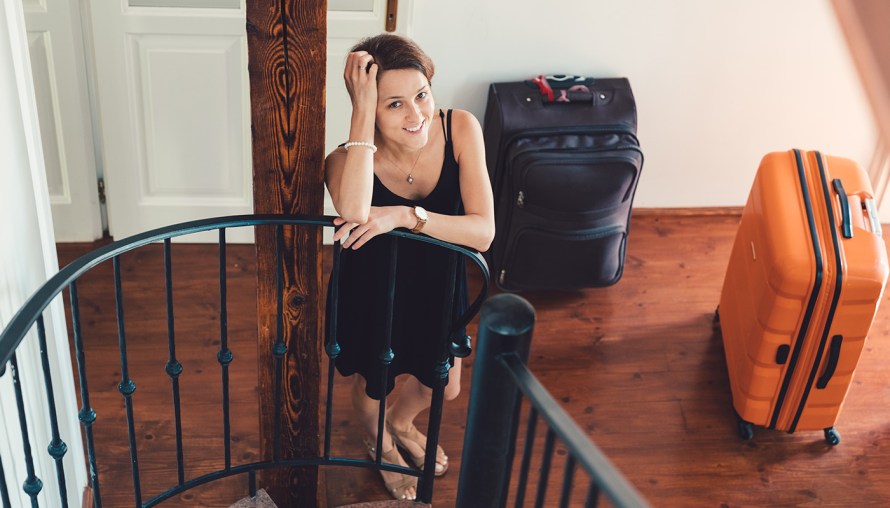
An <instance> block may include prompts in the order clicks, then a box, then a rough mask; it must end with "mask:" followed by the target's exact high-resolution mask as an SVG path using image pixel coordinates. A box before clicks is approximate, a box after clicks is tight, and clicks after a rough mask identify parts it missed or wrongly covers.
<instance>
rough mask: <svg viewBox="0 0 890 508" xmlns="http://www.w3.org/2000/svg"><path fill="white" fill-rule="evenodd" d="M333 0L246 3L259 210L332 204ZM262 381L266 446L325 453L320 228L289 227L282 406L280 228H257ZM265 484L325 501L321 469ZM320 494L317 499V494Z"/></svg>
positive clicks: (287, 502) (285, 495) (267, 478)
mask: <svg viewBox="0 0 890 508" xmlns="http://www.w3.org/2000/svg"><path fill="white" fill-rule="evenodd" d="M326 15H327V2H326V0H251V1H249V2H247V44H248V55H249V56H248V60H249V62H248V70H249V74H250V103H251V121H252V134H253V196H254V211H255V212H256V213H286V214H290V213H299V214H315V215H321V214H322V213H323V206H324V191H323V185H324V183H323V162H324V121H325V66H326V56H327V51H326V43H327V40H326V39H327V21H326ZM256 249H257V282H258V289H257V291H258V294H257V297H258V305H257V313H258V327H259V338H258V344H257V353H258V384H259V398H260V436H261V443H260V447H261V453H262V455H263V458H264V459H266V460H268V459H271V458H272V456H273V449H272V448H273V443H274V438H273V435H274V429H275V427H276V425H275V424H276V422H275V418H278V422H277V423H278V428H279V429H280V434H279V435H280V439H281V441H280V442H281V446H280V448H279V450H278V452H279V453H280V455H279V457H280V458H281V459H288V458H296V457H317V456H318V455H319V440H318V436H319V419H320V418H319V415H320V411H319V408H320V405H319V398H320V372H321V343H322V327H321V321H322V315H321V312H322V308H323V296H324V292H323V291H322V284H321V280H322V273H321V230H320V229H316V228H311V229H310V228H300V229H295V228H285V231H284V248H283V260H284V284H283V288H284V289H283V293H284V298H283V301H284V306H283V307H284V320H283V321H284V326H283V333H282V335H283V337H282V338H283V340H284V342H285V344H286V345H287V353H286V354H285V359H286V361H285V362H283V363H284V365H283V366H282V368H281V371H280V374H281V378H280V379H282V394H283V399H282V407H283V408H284V409H283V411H282V412H281V414H280V415H277V416H276V415H274V414H273V410H274V403H275V379H276V375H277V374H278V372H276V371H275V367H274V366H275V362H274V361H273V360H274V357H273V355H272V346H273V344H274V343H275V341H276V337H277V328H278V326H277V319H276V312H277V278H276V268H277V260H276V259H277V258H276V255H275V252H276V232H275V229H274V228H257V231H256ZM261 483H262V485H263V486H264V487H265V488H266V490H267V491H268V492H269V494H270V495H271V496H272V498H273V499H274V500H275V501H276V502H277V503H278V505H279V506H319V505H320V506H324V505H325V502H324V498H325V495H324V492H323V490H324V489H321V490H320V489H319V487H318V474H317V470H316V469H315V468H294V469H290V470H270V471H267V472H266V473H265V474H264V475H263V476H262V477H261ZM309 500H314V501H309Z"/></svg>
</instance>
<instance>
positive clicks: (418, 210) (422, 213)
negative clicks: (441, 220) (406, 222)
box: [411, 206, 430, 233]
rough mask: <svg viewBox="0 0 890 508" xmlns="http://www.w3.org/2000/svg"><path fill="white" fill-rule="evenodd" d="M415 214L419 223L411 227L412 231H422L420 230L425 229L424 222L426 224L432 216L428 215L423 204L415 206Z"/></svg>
mask: <svg viewBox="0 0 890 508" xmlns="http://www.w3.org/2000/svg"><path fill="white" fill-rule="evenodd" d="M414 216H415V217H417V224H415V225H414V227H413V228H411V232H412V233H420V230H421V229H423V226H424V224H426V221H427V220H428V219H429V218H430V216H429V215H427V213H426V210H424V209H423V207H422V206H415V207H414Z"/></svg>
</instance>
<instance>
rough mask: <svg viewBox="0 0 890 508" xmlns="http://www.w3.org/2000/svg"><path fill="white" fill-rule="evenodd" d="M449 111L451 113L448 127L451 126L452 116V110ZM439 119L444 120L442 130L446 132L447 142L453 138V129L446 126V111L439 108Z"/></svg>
mask: <svg viewBox="0 0 890 508" xmlns="http://www.w3.org/2000/svg"><path fill="white" fill-rule="evenodd" d="M448 113H449V117H448V127H451V116H450V113H451V110H448ZM439 119H441V120H442V132H443V133H444V134H445V142H446V143H447V142H448V140H449V139H450V138H451V129H449V128H447V127H445V112H444V111H442V110H441V109H440V110H439Z"/></svg>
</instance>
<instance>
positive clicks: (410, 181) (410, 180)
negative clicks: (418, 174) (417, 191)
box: [407, 175, 414, 184]
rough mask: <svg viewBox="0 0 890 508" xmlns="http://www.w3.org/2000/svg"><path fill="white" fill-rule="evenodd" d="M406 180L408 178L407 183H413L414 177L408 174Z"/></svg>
mask: <svg viewBox="0 0 890 508" xmlns="http://www.w3.org/2000/svg"><path fill="white" fill-rule="evenodd" d="M407 180H408V184H413V183H414V177H413V176H411V175H408V178H407Z"/></svg>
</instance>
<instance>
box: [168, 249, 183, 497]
mask: <svg viewBox="0 0 890 508" xmlns="http://www.w3.org/2000/svg"><path fill="white" fill-rule="evenodd" d="M172 258H173V255H172V252H171V246H170V239H169V238H165V239H164V280H165V283H166V291H167V297H166V300H167V352H168V355H169V358H168V360H167V365H166V366H165V368H164V371H165V372H166V373H167V375H168V376H170V383H171V385H172V389H173V419H174V425H175V426H176V479H177V480H178V481H179V485H182V484H183V483H185V460H184V459H183V455H182V411H181V404H180V399H179V375H180V374H182V364H181V363H179V360H177V359H176V330H175V327H174V320H173V260H172Z"/></svg>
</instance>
